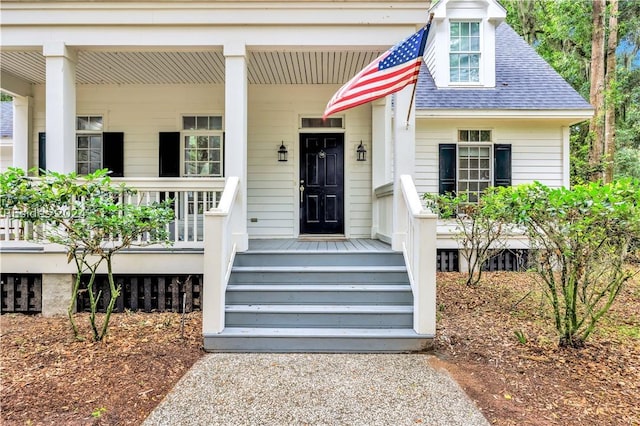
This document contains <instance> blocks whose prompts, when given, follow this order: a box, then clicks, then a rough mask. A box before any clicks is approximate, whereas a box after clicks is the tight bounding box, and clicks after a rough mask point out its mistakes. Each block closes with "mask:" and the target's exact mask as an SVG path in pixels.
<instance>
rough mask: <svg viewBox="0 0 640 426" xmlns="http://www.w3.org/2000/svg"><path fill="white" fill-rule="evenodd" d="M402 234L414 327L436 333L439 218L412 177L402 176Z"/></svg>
mask: <svg viewBox="0 0 640 426" xmlns="http://www.w3.org/2000/svg"><path fill="white" fill-rule="evenodd" d="M400 186H401V188H402V195H401V196H402V200H400V203H399V209H398V211H399V216H400V217H399V219H400V220H399V221H398V226H399V227H400V228H401V229H399V230H398V231H399V234H401V235H404V241H403V242H402V248H403V252H404V257H405V261H406V264H407V269H408V272H409V280H410V282H411V290H412V291H413V328H414V330H415V331H416V333H419V334H425V335H431V336H435V333H436V238H437V234H436V229H437V222H438V216H437V215H436V214H434V213H432V212H431V211H429V210H426V209H424V208H423V207H422V202H421V201H420V197H419V196H418V191H417V190H416V187H415V185H414V183H413V179H412V178H411V176H410V175H402V176H401V177H400Z"/></svg>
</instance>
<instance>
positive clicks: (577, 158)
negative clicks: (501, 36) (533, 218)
mask: <svg viewBox="0 0 640 426" xmlns="http://www.w3.org/2000/svg"><path fill="white" fill-rule="evenodd" d="M616 2H617V3H618V6H619V7H618V9H619V10H618V13H617V16H618V19H617V23H618V29H617V31H616V33H617V37H616V39H615V40H612V37H609V35H610V34H609V30H610V29H611V28H612V26H611V24H612V19H611V18H612V17H613V16H615V13H613V14H612V13H611V12H612V10H613V9H614V6H615V5H614V3H616ZM502 4H503V5H504V6H505V8H506V9H507V22H508V23H509V25H511V26H512V27H513V28H514V29H515V30H516V31H517V32H518V33H519V34H520V35H522V36H523V37H524V39H525V40H526V41H527V42H528V43H529V44H531V45H532V46H533V47H534V48H535V49H536V51H537V52H538V53H539V54H540V55H541V56H542V57H543V58H544V59H545V60H546V61H547V62H548V63H549V64H550V65H551V66H552V67H553V68H554V69H555V70H556V71H557V72H558V73H559V74H560V75H561V76H562V77H563V78H564V79H565V80H567V81H568V82H569V84H571V86H573V88H574V89H576V90H577V91H578V92H579V93H580V94H582V96H583V97H584V98H585V99H589V98H590V93H593V94H601V95H602V97H601V98H599V100H598V102H600V103H602V104H603V105H604V107H603V108H602V114H600V113H598V112H597V113H596V115H595V117H594V119H593V122H594V123H595V122H598V123H600V124H601V125H602V126H604V121H605V112H604V111H605V110H607V111H608V112H609V114H610V115H609V123H610V125H609V129H611V130H614V132H613V133H610V134H609V135H610V137H615V142H614V143H615V146H612V144H611V142H607V144H608V145H606V146H604V145H597V144H595V142H594V136H595V135H594V128H593V127H592V129H591V131H589V123H581V124H578V125H576V126H573V128H572V129H571V178H572V183H573V184H577V183H582V182H586V181H589V180H591V179H593V178H594V177H596V178H597V177H599V176H600V175H601V173H602V172H604V171H605V169H606V168H607V166H615V173H616V175H618V176H620V175H622V174H624V173H625V170H627V168H624V167H621V166H620V164H619V163H618V158H619V157H618V155H617V153H616V154H613V155H612V154H611V152H612V151H613V148H614V147H615V150H616V151H618V150H620V149H622V148H632V149H634V150H637V149H639V148H640V127H639V125H638V123H640V84H639V83H640V60H639V59H638V51H639V50H640V2H637V1H635V0H608V1H607V4H606V8H605V10H604V12H605V15H604V16H603V19H602V25H603V28H602V29H603V33H604V37H605V40H604V41H603V44H602V48H603V49H606V48H607V42H608V41H611V42H613V44H614V45H615V46H613V47H609V48H608V53H607V52H605V55H604V57H605V58H606V56H607V55H608V56H609V59H612V58H611V56H612V55H611V52H615V59H616V61H615V64H616V66H615V67H614V66H612V62H611V61H610V63H609V65H608V66H605V65H604V64H603V67H604V70H605V72H608V73H609V80H608V81H609V82H608V84H607V87H606V90H601V91H597V90H592V89H595V87H593V84H594V83H593V82H592V79H593V75H592V72H591V64H592V59H593V53H592V44H593V36H594V20H593V17H594V14H593V12H594V8H593V5H594V2H593V1H575V0H504V1H502ZM601 78H605V77H604V75H603V76H602V77H601ZM601 78H598V81H600V82H601V83H602V86H603V87H604V81H603V80H601ZM607 108H608V109H607ZM600 138H601V139H602V140H604V138H605V135H604V131H603V132H602V134H601V135H600ZM600 143H604V142H600ZM595 148H598V149H599V150H600V151H601V152H605V153H607V155H603V156H600V159H599V160H598V161H593V149H595ZM605 148H606V149H605ZM590 155H591V161H590ZM596 156H597V155H596ZM612 159H613V161H614V163H613V164H611V160H612ZM609 173H611V170H609Z"/></svg>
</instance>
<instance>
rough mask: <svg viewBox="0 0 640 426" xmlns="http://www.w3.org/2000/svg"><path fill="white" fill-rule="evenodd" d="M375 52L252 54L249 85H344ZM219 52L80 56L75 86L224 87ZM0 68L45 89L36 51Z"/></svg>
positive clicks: (7, 56)
mask: <svg viewBox="0 0 640 426" xmlns="http://www.w3.org/2000/svg"><path fill="white" fill-rule="evenodd" d="M380 53H381V52H379V51H281V52H278V51H250V52H249V53H248V76H249V77H248V78H249V84H342V83H344V82H345V81H347V80H348V79H349V78H351V77H352V76H353V75H354V74H355V73H357V72H358V71H360V70H361V69H362V68H363V67H364V66H365V65H367V64H368V63H370V62H371V61H373V60H374V59H375V58H376V57H377V56H378V55H379V54H380ZM224 62H225V61H224V56H223V55H222V52H220V51H117V52H116V51H88V50H83V51H79V52H78V62H77V68H76V71H77V76H76V81H77V83H78V84H208V83H209V84H211V83H213V84H222V83H224ZM0 68H1V70H2V71H3V72H7V73H9V74H13V75H15V76H17V77H19V78H21V79H23V80H25V81H27V82H29V83H34V84H44V83H45V74H46V73H45V58H44V56H43V55H42V54H41V53H40V52H37V51H3V52H0Z"/></svg>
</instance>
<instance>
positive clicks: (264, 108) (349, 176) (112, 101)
mask: <svg viewBox="0 0 640 426" xmlns="http://www.w3.org/2000/svg"><path fill="white" fill-rule="evenodd" d="M336 89H337V86H336V87H333V86H303V85H296V86H279V85H264V86H260V85H250V86H249V91H248V92H249V100H248V104H249V107H248V108H249V111H248V130H247V132H248V158H247V161H248V174H247V178H248V182H247V184H248V191H247V196H248V219H249V223H248V227H249V234H250V235H252V236H265V237H266V236H273V237H278V236H280V237H292V236H295V233H296V230H297V223H296V222H297V220H298V209H299V198H298V193H299V191H298V180H299V177H298V173H299V172H298V167H299V166H298V164H299V162H298V155H299V148H298V145H299V133H300V129H299V117H300V116H301V115H303V116H320V115H322V112H323V111H324V107H325V105H326V103H327V101H328V99H329V98H330V97H331V96H332V95H333V93H334V91H335V90H336ZM44 95H45V89H44V86H36V88H35V94H34V129H33V140H37V134H38V132H42V131H44V129H45V101H44V98H45V96H44ZM77 113H78V114H90V115H102V116H103V117H104V121H105V131H114V132H124V157H125V161H124V174H125V177H156V176H158V134H159V132H175V131H180V130H181V122H180V117H181V115H184V114H194V115H197V114H203V115H204V114H224V87H223V86H222V85H122V86H118V85H106V86H93V85H82V86H78V89H77ZM341 115H343V116H344V117H345V124H346V129H345V219H346V221H345V225H346V227H347V228H346V233H347V234H348V235H350V236H351V237H369V236H370V235H371V194H372V189H371V155H372V152H371V106H370V105H363V106H361V107H357V108H354V109H352V110H349V111H346V112H345V113H344V114H341ZM311 131H314V130H311ZM361 140H362V142H363V144H364V145H365V146H366V148H367V161H365V162H357V161H356V158H355V150H356V147H357V146H358V144H359V143H360V141H361ZM283 141H284V144H285V145H286V146H287V149H288V151H289V161H287V162H278V159H277V150H278V147H279V146H280V144H281V143H282V142H283ZM32 146H33V147H32V152H31V159H30V162H31V164H37V158H38V147H37V144H32ZM251 219H254V220H255V221H251Z"/></svg>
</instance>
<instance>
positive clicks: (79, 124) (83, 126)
mask: <svg viewBox="0 0 640 426" xmlns="http://www.w3.org/2000/svg"><path fill="white" fill-rule="evenodd" d="M88 128H89V117H78V118H77V120H76V129H77V130H87V129H88Z"/></svg>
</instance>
